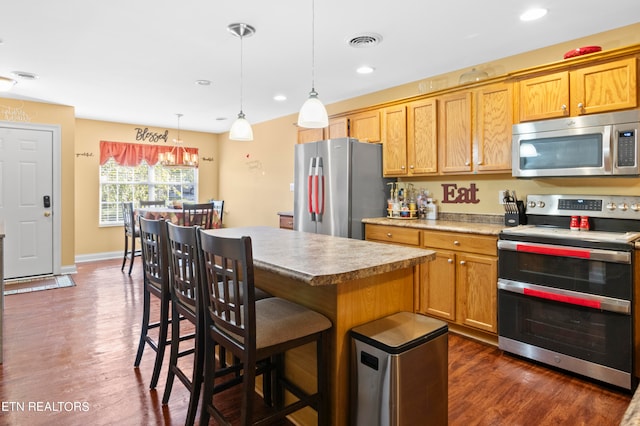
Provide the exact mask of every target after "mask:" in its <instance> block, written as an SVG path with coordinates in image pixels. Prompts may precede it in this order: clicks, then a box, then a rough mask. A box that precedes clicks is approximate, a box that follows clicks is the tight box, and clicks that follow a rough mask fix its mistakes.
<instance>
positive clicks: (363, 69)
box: [356, 65, 375, 74]
mask: <svg viewBox="0 0 640 426" xmlns="http://www.w3.org/2000/svg"><path fill="white" fill-rule="evenodd" d="M374 71H375V68H373V67H370V66H369V65H363V66H361V67H358V69H357V70H356V72H357V73H358V74H371V73H372V72H374Z"/></svg>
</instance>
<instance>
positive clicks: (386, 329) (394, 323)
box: [351, 312, 448, 354]
mask: <svg viewBox="0 0 640 426" xmlns="http://www.w3.org/2000/svg"><path fill="white" fill-rule="evenodd" d="M447 331H448V326H447V323H446V322H444V321H440V320H437V319H435V318H430V317H427V316H424V315H420V314H414V313H411V312H398V313H396V314H393V315H389V316H387V317H384V318H380V319H378V320H374V321H371V322H369V323H366V324H363V325H359V326H357V327H354V328H352V329H351V335H352V336H353V338H355V339H358V340H361V341H363V342H365V343H368V344H370V345H372V346H374V347H377V348H380V349H383V350H385V351H387V352H388V353H391V354H397V353H401V352H405V351H407V350H409V349H412V348H414V347H415V346H418V345H420V344H422V343H424V342H427V341H429V340H433V339H435V338H436V337H438V336H440V335H442V334H444V333H446V332H447Z"/></svg>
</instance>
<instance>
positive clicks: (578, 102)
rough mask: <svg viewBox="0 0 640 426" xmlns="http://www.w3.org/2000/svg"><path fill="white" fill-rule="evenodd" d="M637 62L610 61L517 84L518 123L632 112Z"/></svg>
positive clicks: (636, 91) (635, 95) (634, 100)
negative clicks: (617, 111)
mask: <svg viewBox="0 0 640 426" xmlns="http://www.w3.org/2000/svg"><path fill="white" fill-rule="evenodd" d="M637 82H638V76H637V59H636V58H635V57H632V58H626V59H619V60H614V61H611V62H606V63H601V64H598V65H591V66H584V67H581V68H578V69H574V70H567V71H559V72H554V73H551V74H547V75H542V76H537V77H533V78H527V79H523V80H521V81H519V82H518V89H519V110H520V113H519V119H520V121H531V120H544V119H548V118H559V117H567V116H578V115H584V114H594V113H601V112H608V111H616V110H621V109H629V108H635V107H637V106H638V100H637V94H638V89H637Z"/></svg>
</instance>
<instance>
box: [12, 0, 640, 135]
mask: <svg viewBox="0 0 640 426" xmlns="http://www.w3.org/2000/svg"><path fill="white" fill-rule="evenodd" d="M531 6H541V7H546V8H547V9H549V13H548V15H547V16H545V17H544V18H542V19H541V20H539V21H535V22H528V23H527V22H521V21H519V19H518V16H519V15H520V14H521V13H522V12H523V11H524V10H525V9H527V8H529V7H531ZM311 11H312V8H311V0H272V1H265V0H246V1H239V0H221V1H213V0H207V1H204V0H182V1H175V0H174V1H169V0H111V1H98V0H57V1H50V0H19V1H6V2H3V5H2V13H1V15H0V40H2V44H0V76H7V77H11V73H12V72H14V71H26V72H31V73H35V74H37V75H38V77H39V78H38V79H36V80H32V81H29V80H24V79H18V84H16V85H15V86H14V88H13V90H12V91H11V92H9V93H8V94H4V95H2V96H5V97H11V98H18V99H25V100H35V101H42V102H50V103H59V104H64V105H71V106H74V107H75V111H76V116H77V117H80V118H88V119H96V120H106V121H114V122H123V123H132V124H138V125H148V126H158V127H169V128H175V127H176V126H177V118H176V115H175V114H176V113H181V114H184V116H183V117H182V120H181V128H182V129H189V130H198V131H206V132H214V133H219V132H223V131H227V130H228V129H229V127H230V126H231V123H232V122H233V120H234V118H235V116H236V115H237V114H238V112H239V110H240V40H239V39H238V38H237V37H234V36H233V35H231V34H230V33H229V32H228V31H227V26H228V25H229V24H231V23H234V22H244V23H248V24H250V25H252V26H254V27H255V28H256V34H255V35H254V36H253V37H250V38H245V39H244V42H243V43H244V101H243V104H244V107H243V109H244V112H245V113H246V116H247V119H248V120H249V121H250V122H252V123H258V122H262V121H266V120H269V119H272V118H275V117H281V116H284V115H288V114H293V113H295V112H297V111H298V109H299V108H300V106H301V105H302V103H303V102H304V100H305V99H306V98H307V95H308V93H309V91H310V89H311V56H312V55H311V44H312V43H311V33H312V32H311V16H312V12H311ZM636 22H640V5H639V3H638V0H607V1H603V0H562V1H559V0H556V1H553V0H533V1H532V0H508V1H505V0H487V1H477V0H445V1H424V0H393V1H388V0H316V5H315V23H316V25H315V28H316V36H315V40H316V43H315V45H316V49H315V63H316V66H315V86H316V90H317V91H318V92H319V94H320V99H321V100H322V101H323V102H324V103H325V104H330V103H333V102H336V101H339V100H343V99H349V98H352V97H355V96H359V95H362V94H365V93H370V92H374V91H377V90H381V89H385V88H388V87H393V86H397V85H400V84H403V83H408V82H412V81H417V80H421V79H425V78H427V77H429V76H435V75H439V74H442V73H446V72H450V71H454V70H459V69H465V68H470V67H471V66H473V65H476V64H481V63H485V62H489V61H492V60H495V59H499V58H503V57H506V56H510V55H514V54H518V53H521V52H525V51H529V50H533V49H536V48H540V47H544V46H549V45H552V44H556V43H560V42H563V41H567V40H572V39H576V38H580V37H584V36H587V35H591V34H595V33H598V32H601V31H606V30H610V29H613V28H618V27H622V26H625V25H629V24H632V23H636ZM370 32H374V33H378V34H380V35H382V37H383V41H382V43H380V44H379V45H378V46H375V47H371V48H360V49H355V48H352V47H349V46H348V45H347V43H346V41H347V40H348V39H350V38H351V37H353V36H355V35H358V34H361V33H370ZM576 47H580V46H576ZM558 59H560V58H558ZM365 63H366V64H369V65H371V66H373V67H374V68H375V69H376V71H375V72H374V73H373V74H370V75H364V76H362V75H358V74H356V73H355V69H356V68H357V67H358V66H360V65H362V64H365ZM199 79H206V80H210V81H211V82H212V84H211V85H210V86H198V85H196V84H195V81H196V80H199ZM276 94H284V95H286V96H287V100H286V101H284V102H276V101H274V100H273V96H274V95H276ZM220 118H226V119H223V120H220Z"/></svg>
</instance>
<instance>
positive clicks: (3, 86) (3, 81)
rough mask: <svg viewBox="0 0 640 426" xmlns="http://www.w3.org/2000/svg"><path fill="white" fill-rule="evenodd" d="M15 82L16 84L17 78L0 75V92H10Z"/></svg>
mask: <svg viewBox="0 0 640 426" xmlns="http://www.w3.org/2000/svg"><path fill="white" fill-rule="evenodd" d="M14 84H16V81H15V80H13V79H11V78H7V77H1V76H0V92H8V91H9V90H11V88H12V87H13V85H14Z"/></svg>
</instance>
